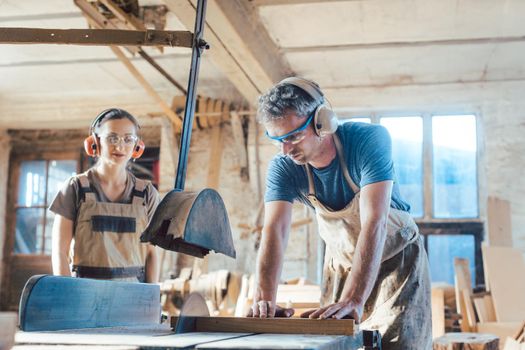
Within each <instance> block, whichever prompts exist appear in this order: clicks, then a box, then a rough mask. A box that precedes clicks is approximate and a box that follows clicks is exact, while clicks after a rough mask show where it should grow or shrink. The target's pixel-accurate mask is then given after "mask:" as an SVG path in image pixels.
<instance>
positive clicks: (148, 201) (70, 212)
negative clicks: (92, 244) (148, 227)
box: [49, 169, 160, 222]
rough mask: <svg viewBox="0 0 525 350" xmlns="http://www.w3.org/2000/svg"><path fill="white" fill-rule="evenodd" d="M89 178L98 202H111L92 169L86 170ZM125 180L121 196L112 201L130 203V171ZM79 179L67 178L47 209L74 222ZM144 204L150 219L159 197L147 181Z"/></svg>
mask: <svg viewBox="0 0 525 350" xmlns="http://www.w3.org/2000/svg"><path fill="white" fill-rule="evenodd" d="M86 173H87V176H88V179H89V184H90V187H91V190H92V191H93V193H94V194H95V197H96V198H97V200H98V201H99V202H111V201H110V200H109V199H108V198H107V197H106V195H105V193H104V191H103V190H102V188H101V187H100V183H99V181H98V179H97V176H96V175H95V173H94V171H93V169H89V170H88V171H87V172H86ZM127 176H128V178H127V181H126V188H125V189H124V192H123V194H122V196H121V198H120V199H119V200H117V201H115V202H114V203H127V204H129V203H131V202H132V201H133V188H134V187H135V182H136V177H135V175H133V174H132V173H131V172H129V171H128V172H127ZM80 187H81V185H80V180H79V178H78V176H77V175H75V176H72V177H71V178H69V180H67V181H66V182H65V183H64V185H63V186H62V188H61V189H60V191H58V193H57V194H56V196H55V199H53V202H52V203H51V206H50V207H49V210H51V211H52V212H53V213H55V214H59V215H62V216H63V217H65V218H66V219H69V220H72V221H73V222H76V218H77V214H78V210H79V208H80V203H81V201H82V198H81V194H80ZM144 192H145V193H144V205H145V206H146V210H147V213H148V220H150V219H151V217H152V216H153V213H154V212H155V208H156V207H157V205H158V203H159V201H160V198H159V193H158V192H157V189H156V188H155V187H153V184H152V183H151V182H150V181H148V182H147V185H146V187H145V189H144Z"/></svg>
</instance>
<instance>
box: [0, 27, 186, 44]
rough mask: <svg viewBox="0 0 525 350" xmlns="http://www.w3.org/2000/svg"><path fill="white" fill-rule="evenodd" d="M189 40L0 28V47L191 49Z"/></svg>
mask: <svg viewBox="0 0 525 350" xmlns="http://www.w3.org/2000/svg"><path fill="white" fill-rule="evenodd" d="M192 41H193V34H192V33H191V32H188V31H161V30H145V31H138V30H119V29H110V30H108V29H42V28H0V44H69V45H91V46H97V45H98V46H107V45H117V46H132V45H133V46H159V45H160V46H181V47H190V48H191V45H192Z"/></svg>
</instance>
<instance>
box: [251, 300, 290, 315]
mask: <svg viewBox="0 0 525 350" xmlns="http://www.w3.org/2000/svg"><path fill="white" fill-rule="evenodd" d="M294 313H295V310H294V309H292V308H284V307H280V306H279V305H275V304H274V303H272V302H271V301H267V300H259V301H257V302H255V301H254V303H253V305H252V308H251V309H250V311H248V315H247V317H259V318H270V317H292V316H293V314H294Z"/></svg>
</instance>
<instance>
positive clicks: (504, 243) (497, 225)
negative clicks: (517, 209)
mask: <svg viewBox="0 0 525 350" xmlns="http://www.w3.org/2000/svg"><path fill="white" fill-rule="evenodd" d="M510 215H511V212H510V202H509V201H506V200H503V199H499V198H497V197H489V199H488V202H487V221H488V226H489V227H488V228H489V232H488V236H489V244H490V245H491V246H501V247H512V226H511V216H510Z"/></svg>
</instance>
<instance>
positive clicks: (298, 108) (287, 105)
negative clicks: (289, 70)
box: [257, 83, 324, 123]
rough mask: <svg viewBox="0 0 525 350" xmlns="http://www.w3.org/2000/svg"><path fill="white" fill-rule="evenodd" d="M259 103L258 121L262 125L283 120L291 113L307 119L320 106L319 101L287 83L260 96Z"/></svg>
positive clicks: (276, 86) (278, 85)
mask: <svg viewBox="0 0 525 350" xmlns="http://www.w3.org/2000/svg"><path fill="white" fill-rule="evenodd" d="M258 102H259V105H258V109H257V120H258V121H259V122H262V123H265V122H269V121H272V120H276V119H282V118H284V117H285V116H286V115H288V114H289V113H295V114H296V115H297V116H298V117H307V116H309V115H310V114H311V113H313V111H315V109H316V108H317V106H318V105H319V101H316V100H315V99H314V98H313V97H312V96H310V95H309V94H308V93H307V92H306V91H304V90H303V89H301V88H299V87H297V86H295V85H291V84H286V83H285V84H277V85H275V86H274V87H272V88H271V89H270V90H268V91H267V92H266V93H265V94H263V95H261V96H259V101H258ZM322 102H324V101H322Z"/></svg>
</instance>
